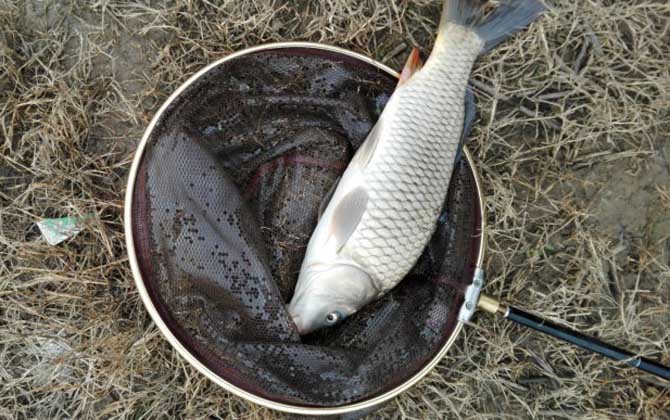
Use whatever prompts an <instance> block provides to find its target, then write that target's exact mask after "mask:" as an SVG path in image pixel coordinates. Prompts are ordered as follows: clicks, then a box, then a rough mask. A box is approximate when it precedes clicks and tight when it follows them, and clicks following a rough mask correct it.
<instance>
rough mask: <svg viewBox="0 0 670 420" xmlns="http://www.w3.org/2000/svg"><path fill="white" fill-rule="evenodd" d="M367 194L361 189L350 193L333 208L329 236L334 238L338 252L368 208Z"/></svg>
mask: <svg viewBox="0 0 670 420" xmlns="http://www.w3.org/2000/svg"><path fill="white" fill-rule="evenodd" d="M368 199H369V197H368V193H367V191H366V190H365V189H364V188H363V187H358V188H356V189H355V190H353V191H350V192H349V193H347V195H345V196H344V197H343V198H342V201H340V202H339V203H338V204H337V207H336V208H335V212H334V213H333V219H332V222H331V225H330V234H331V235H332V236H333V237H334V238H335V241H336V249H337V251H338V252H339V251H340V250H341V249H342V247H344V245H345V244H346V243H347V240H349V238H350V237H351V235H352V234H353V233H354V231H355V230H356V227H357V226H358V224H359V223H360V221H361V219H362V218H363V214H365V211H366V210H367V207H368Z"/></svg>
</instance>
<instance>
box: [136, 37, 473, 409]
mask: <svg viewBox="0 0 670 420" xmlns="http://www.w3.org/2000/svg"><path fill="white" fill-rule="evenodd" d="M281 49H315V50H321V51H324V52H330V53H336V54H342V55H345V56H348V57H349V58H353V59H356V60H359V61H361V62H363V63H365V64H368V65H371V66H374V67H376V68H377V69H379V70H381V71H383V72H385V73H388V74H390V75H392V76H393V77H396V78H397V77H399V73H398V72H396V71H395V70H393V69H391V68H390V67H388V66H386V65H384V64H382V63H380V62H377V61H375V60H373V59H371V58H369V57H366V56H364V55H361V54H358V53H354V52H352V51H349V50H346V49H342V48H339V47H334V46H330V45H325V44H318V43H310V42H281V43H271V44H265V45H261V46H256V47H251V48H247V49H244V50H240V51H237V52H235V53H232V54H230V55H228V56H226V57H224V58H221V59H219V60H217V61H215V62H213V63H211V64H209V65H208V66H206V67H204V68H203V69H202V70H200V71H199V72H197V73H196V74H195V75H193V76H192V77H191V78H189V79H188V80H187V81H186V82H184V83H183V84H182V85H181V86H180V87H179V88H178V89H177V90H176V91H175V92H173V93H172V94H171V95H170V96H169V97H168V99H167V100H166V101H165V102H164V103H163V105H162V106H161V107H160V108H159V110H158V111H157V112H156V114H155V115H154V117H153V118H152V120H151V122H150V124H149V126H148V127H147V129H146V130H145V132H144V134H143V136H142V139H141V141H140V143H139V145H138V147H137V151H136V152H135V156H134V158H133V162H132V166H131V169H130V174H129V177H128V184H127V187H126V197H125V203H124V228H125V236H126V246H127V250H128V260H129V263H130V267H131V270H132V274H133V280H134V282H135V286H136V288H137V290H138V292H139V295H140V298H141V299H142V303H143V305H144V307H145V308H146V310H147V312H148V313H149V315H150V317H151V319H152V321H153V322H154V323H155V324H156V326H157V327H158V330H159V331H160V333H161V335H163V337H164V338H165V339H166V340H167V341H168V342H169V343H170V345H171V346H172V347H173V348H174V349H175V350H177V352H178V353H179V355H180V356H181V357H183V358H184V359H185V360H186V361H187V362H188V363H189V364H190V365H191V366H193V367H194V368H195V369H196V370H198V371H199V372H200V373H202V374H203V375H205V376H206V377H207V378H208V379H210V380H211V381H213V382H214V383H215V384H217V385H218V386H220V387H222V388H223V389H225V390H226V391H228V392H230V393H232V394H234V395H236V396H237V397H240V398H243V399H245V400H248V401H250V402H252V403H254V404H258V405H261V406H264V407H267V408H270V409H273V410H278V411H282V412H286V413H292V414H299V415H339V414H345V413H350V412H354V411H360V410H366V409H369V408H372V407H375V406H378V405H381V404H383V403H384V402H386V401H388V400H390V399H392V398H394V397H396V396H397V395H399V394H401V393H402V392H404V391H406V390H407V389H409V388H411V387H412V386H414V385H415V384H416V383H417V382H419V381H420V380H421V379H423V378H424V377H425V376H426V375H427V374H428V373H429V372H430V371H431V370H432V369H433V368H434V367H435V366H436V365H437V364H438V363H439V362H440V361H441V360H442V358H443V357H444V356H445V355H446V354H447V352H448V351H449V349H450V348H451V346H452V345H453V344H454V342H455V341H456V338H457V337H458V336H459V334H460V332H461V330H462V328H463V323H462V322H460V321H458V322H457V325H456V327H455V328H454V330H453V331H452V333H451V336H450V337H449V339H448V340H447V342H446V343H445V344H444V346H443V347H442V348H441V349H440V350H439V351H438V352H437V353H436V354H435V356H434V357H433V358H432V359H431V360H430V361H429V362H428V363H426V364H425V365H424V366H423V367H422V368H421V369H420V370H419V371H418V372H417V373H416V374H415V375H413V376H412V377H411V378H410V379H409V380H407V381H405V382H404V383H402V384H400V385H398V386H397V387H395V388H393V389H391V390H389V391H387V392H385V393H383V394H381V395H378V396H376V397H373V398H370V399H368V400H365V401H360V402H356V403H352V404H347V405H342V406H336V407H304V406H298V405H291V404H286V403H280V402H277V401H273V400H270V399H267V398H263V397H260V396H257V395H255V394H253V393H251V392H249V391H246V390H244V389H242V388H240V387H238V386H236V385H234V384H232V383H230V382H228V381H226V380H225V379H224V378H222V377H221V376H219V375H218V374H216V373H215V372H213V371H212V370H210V369H209V368H208V367H207V366H205V365H204V364H203V363H202V362H201V361H200V360H199V359H198V358H197V357H196V356H194V355H193V354H192V353H191V352H190V351H189V350H188V349H187V348H186V347H185V346H184V345H183V344H182V343H181V342H180V341H179V339H177V337H176V336H175V335H174V334H173V332H172V331H171V330H170V328H169V327H168V326H167V324H166V322H165V321H164V320H163V318H162V317H161V315H160V314H159V312H158V310H157V309H156V306H155V305H154V302H153V300H152V298H151V297H150V295H149V292H148V290H147V287H146V286H145V282H144V280H143V278H142V274H141V271H140V266H139V262H138V256H137V252H136V247H135V238H134V234H133V220H132V209H133V197H134V192H135V185H136V182H137V179H138V175H139V172H140V166H141V163H142V159H143V157H144V152H145V151H146V149H147V144H148V142H149V140H150V138H151V136H152V133H153V131H154V128H155V127H156V125H157V124H158V122H159V121H160V120H161V118H162V117H163V114H164V113H165V111H166V110H167V109H168V108H169V106H170V105H171V104H172V103H173V102H174V101H175V100H176V99H177V98H178V97H179V96H180V95H181V94H182V93H183V92H184V91H186V90H187V89H188V88H189V87H190V86H191V85H192V84H193V83H194V82H195V81H196V80H198V79H200V78H201V77H202V76H203V75H205V74H207V73H208V72H209V71H210V70H212V69H214V68H216V67H217V66H219V65H221V64H223V63H226V62H228V61H230V60H234V59H236V58H239V57H241V56H244V55H248V54H253V53H257V52H260V51H268V50H281ZM464 156H465V159H466V160H467V162H468V167H469V168H470V172H471V174H472V176H473V178H474V181H475V187H476V196H477V199H478V207H479V210H480V215H479V216H480V217H479V220H480V224H481V226H480V232H481V234H480V235H479V238H478V242H479V244H478V247H477V248H478V250H479V253H478V256H477V263H476V267H477V268H481V267H482V263H483V258H484V255H485V236H486V226H485V223H486V218H485V209H484V203H483V195H482V190H481V181H480V178H479V174H478V173H477V171H476V170H474V167H475V166H474V161H473V158H472V155H471V154H470V152H469V151H468V150H467V147H466V148H465V149H464Z"/></svg>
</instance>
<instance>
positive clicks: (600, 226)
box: [0, 0, 670, 419]
mask: <svg viewBox="0 0 670 420" xmlns="http://www.w3.org/2000/svg"><path fill="white" fill-rule="evenodd" d="M216 3H218V4H219V5H216V4H214V2H196V1H180V2H168V1H151V2H132V3H130V4H129V3H126V2H121V1H116V0H109V1H107V0H106V1H99V2H83V1H81V2H77V1H71V2H68V1H49V0H45V1H25V2H24V1H8V0H0V31H2V32H1V35H0V130H1V131H0V133H1V137H0V156H1V159H2V160H1V161H0V186H1V187H0V188H1V189H0V207H1V208H0V417H2V418H19V419H20V418H93V417H104V418H116V417H122V418H163V417H165V416H179V417H184V418H211V417H216V418H218V417H222V418H268V417H271V416H273V415H274V413H271V412H269V411H267V410H265V409H261V408H258V407H254V406H252V405H250V404H247V403H245V402H243V401H241V400H239V399H237V398H234V397H231V396H230V395H229V394H227V393H226V392H224V391H222V390H220V389H218V388H217V387H216V386H214V385H213V384H211V383H210V382H209V381H207V380H206V379H204V378H203V377H202V376H201V375H199V374H198V373H197V372H196V371H195V370H194V369H192V368H190V367H189V366H187V365H185V363H184V361H183V360H182V359H181V358H180V357H178V355H177V354H176V353H175V352H174V351H173V350H172V349H171V348H170V347H169V345H168V344H167V342H166V341H165V340H163V338H162V337H161V336H160V334H159V333H158V331H157V330H156V328H155V327H154V326H153V324H152V323H151V322H150V320H149V318H148V316H147V314H146V312H145V310H144V309H143V307H142V305H141V303H140V301H139V298H138V295H137V293H136V291H135V289H134V286H133V281H132V278H131V274H130V270H129V267H128V264H127V259H126V256H125V246H124V236H123V228H122V219H121V214H122V206H123V192H124V189H125V177H126V175H127V172H128V169H129V163H130V159H131V157H132V152H133V150H134V147H135V146H136V145H137V142H138V139H139V137H140V135H141V133H142V131H143V128H144V127H145V126H146V125H147V123H148V121H149V119H150V118H151V116H152V114H153V112H154V111H155V110H156V109H157V107H158V106H159V104H160V103H161V102H162V101H163V100H164V99H165V98H166V96H167V95H168V94H169V93H170V92H171V91H173V90H174V89H175V88H176V87H177V86H178V85H179V84H181V83H182V82H184V81H185V80H186V79H187V78H188V77H189V75H191V74H192V73H194V72H195V71H197V70H198V69H200V68H201V67H202V66H204V65H205V64H207V63H209V62H211V61H212V60H214V59H216V58H219V57H222V56H224V55H225V54H227V53H229V52H230V51H233V50H237V49H240V48H243V47H246V46H251V45H256V44H259V43H265V42H270V41H280V40H310V41H319V42H325V43H330V44H336V45H339V46H343V47H348V48H351V49H353V50H355V51H359V52H363V53H366V54H369V55H371V56H373V57H375V58H377V59H383V60H384V61H386V62H387V63H389V64H391V65H393V66H395V67H396V68H397V67H398V66H399V65H400V63H401V62H402V61H403V59H404V57H405V56H406V54H407V53H408V52H409V50H408V49H407V48H403V46H407V47H411V46H413V45H419V46H421V47H423V48H424V51H427V49H428V47H429V46H430V43H431V40H432V38H433V35H434V27H435V22H436V18H437V15H438V10H439V4H438V3H439V2H438V1H432V0H430V1H429V0H420V1H411V2H410V1H405V0H402V1H391V0H363V1H356V2H354V1H343V0H324V1H321V2H314V1H306V0H300V1H292V2H288V1H278V0H262V1H248V0H230V1H224V2H216ZM552 6H553V7H554V8H553V11H552V13H550V14H549V15H548V16H547V17H545V18H544V19H542V21H541V22H540V23H539V24H537V25H535V26H533V28H532V29H531V30H530V32H528V33H526V34H524V35H522V36H520V37H518V38H517V39H516V41H515V42H512V43H509V44H506V45H505V46H503V47H501V48H499V49H498V50H496V52H495V53H494V54H492V55H490V56H488V57H486V58H485V59H483V60H481V61H480V62H479V64H478V65H477V69H476V71H475V80H476V81H477V87H478V89H477V90H478V91H477V93H478V95H477V96H478V101H479V111H480V119H479V121H478V123H477V125H476V129H475V131H474V133H473V141H472V143H473V148H474V151H475V156H476V159H477V161H478V163H479V164H480V170H481V174H482V177H483V180H484V186H485V190H486V193H487V196H486V202H487V209H488V212H489V220H488V222H489V224H490V231H489V234H490V236H489V239H488V247H489V250H488V257H487V260H486V266H487V270H488V272H489V273H490V284H489V285H488V287H487V292H488V293H490V294H493V295H496V296H499V297H501V298H503V299H504V300H506V301H508V302H511V303H515V304H519V305H520V306H523V307H526V308H529V309H530V310H533V311H537V312H540V313H543V314H544V315H546V316H548V317H550V318H552V319H555V320H564V323H565V324H566V325H569V326H571V327H574V328H578V329H580V330H583V331H586V332H588V333H589V334H593V335H598V336H600V337H603V338H605V339H607V340H609V341H612V342H614V343H615V344H618V345H621V346H623V347H626V348H630V349H632V350H634V351H637V352H640V353H641V354H644V355H648V356H650V357H653V358H657V359H660V360H662V361H663V362H664V363H666V364H670V330H669V329H668V325H670V240H669V238H670V164H669V163H668V162H670V138H669V136H668V132H669V131H670V65H669V64H670V4H668V3H667V2H666V1H653V0H638V1H634V0H630V1H625V2H623V1H614V0H582V1H570V0H556V1H555V2H553V4H552ZM398 46H400V48H398ZM89 212H93V213H95V214H97V218H95V219H94V220H92V221H91V222H90V226H89V228H88V229H87V230H86V231H85V232H83V233H82V234H80V235H79V236H77V237H76V238H75V239H73V240H71V241H69V242H67V243H65V244H62V245H60V246H56V247H50V246H48V245H46V244H45V243H44V242H43V241H41V240H40V236H39V233H38V231H37V230H36V226H35V221H36V220H38V219H40V218H43V217H56V216H65V215H73V214H86V213H89ZM372 417H373V418H382V417H384V418H420V419H424V418H459V417H463V418H482V419H483V418H518V417H522V418H524V417H526V418H531V417H538V418H540V417H542V418H574V417H580V418H588V419H592V418H648V419H657V418H670V386H669V385H668V383H663V382H661V381H658V380H655V379H653V378H651V377H650V376H648V375H644V374H642V373H639V372H635V371H632V370H629V369H621V368H618V367H616V366H614V365H613V363H612V362H610V361H606V360H604V359H602V358H600V357H597V356H593V355H590V354H586V353H584V352H582V351H579V350H575V349H574V348H572V347H571V346H569V345H565V344H561V343H558V342H556V341H554V340H552V339H549V338H544V337H541V336H539V335H538V334H534V333H529V332H527V331H523V330H521V329H519V328H517V327H514V326H511V325H509V324H507V323H506V322H505V321H502V320H496V319H493V318H491V317H489V316H487V315H479V316H478V318H477V319H476V324H475V325H473V327H472V328H468V329H467V330H466V332H465V334H463V336H462V337H460V338H459V339H458V341H457V343H456V346H455V347H454V348H453V349H452V351H451V352H450V354H449V356H448V357H447V358H446V359H445V360H444V361H442V363H440V365H439V367H438V368H437V369H435V370H434V372H432V373H431V374H430V375H429V376H428V378H427V379H425V380H424V381H423V382H421V384H420V385H419V386H417V387H415V388H414V389H412V390H411V391H410V392H407V393H405V394H404V395H403V396H401V397H400V398H398V399H396V400H395V401H393V402H392V403H390V404H389V405H388V406H387V407H385V408H384V409H383V410H382V411H381V412H379V413H377V414H374V415H373V416H372Z"/></svg>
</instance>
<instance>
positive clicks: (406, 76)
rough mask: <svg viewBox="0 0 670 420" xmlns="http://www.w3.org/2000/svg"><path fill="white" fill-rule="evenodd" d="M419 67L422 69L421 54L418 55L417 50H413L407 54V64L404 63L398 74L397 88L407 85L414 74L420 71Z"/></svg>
mask: <svg viewBox="0 0 670 420" xmlns="http://www.w3.org/2000/svg"><path fill="white" fill-rule="evenodd" d="M421 67H423V62H422V61H421V54H419V49H418V48H413V49H412V52H411V53H410V54H409V58H408V59H407V62H406V63H405V67H404V68H403V69H402V72H401V73H400V81H399V82H398V86H402V85H404V84H405V83H407V82H408V81H409V80H410V79H411V78H412V76H414V73H416V72H417V71H419V70H421Z"/></svg>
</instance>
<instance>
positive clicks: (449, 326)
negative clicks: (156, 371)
mask: <svg viewBox="0 0 670 420" xmlns="http://www.w3.org/2000/svg"><path fill="white" fill-rule="evenodd" d="M396 84H397V73H395V72H394V71H392V70H390V69H389V68H387V67H385V66H383V65H381V64H379V63H376V62H374V61H372V60H370V59H368V58H366V57H364V56H361V55H358V54H354V53H351V52H348V51H345V50H341V49H338V48H334V47H328V46H322V45H319V44H307V43H285V44H274V45H267V46H263V47H257V48H252V49H249V50H245V51H242V52H239V53H235V54H232V55H230V56H228V57H226V58H224V59H222V60H220V61H218V62H216V63H214V64H212V65H210V66H208V67H207V68H205V69H203V70H202V71H201V72H199V73H198V74H196V75H195V76H193V77H192V78H191V79H190V80H189V81H188V82H186V83H185V84H184V85H183V86H182V87H180V88H179V89H178V90H177V91H176V92H175V93H174V94H173V95H172V96H171V97H170V98H169V99H168V100H167V101H166V103H165V104H164V105H163V106H162V108H161V109H160V110H159V112H158V113H157V115H156V116H155V117H154V119H153V121H152V123H151V125H150V126H149V128H148V129H147V131H146V133H145V135H144V137H143V139H142V143H141V145H140V147H139V149H138V151H137V154H136V157H135V161H134V163H133V167H132V169H131V175H130V179H129V184H128V191H127V196H126V209H125V210H126V234H127V244H128V251H129V258H130V262H131V266H132V269H133V275H134V277H135V281H136V284H137V287H138V290H139V292H140V295H141V297H142V300H143V302H144V304H145V306H146V308H147V310H148V311H149V313H150V315H151V317H152V319H153V320H154V322H156V324H157V325H158V327H159V329H160V330H161V332H162V333H163V335H164V336H165V337H166V338H167V339H168V340H169V342H170V343H171V344H172V346H173V347H174V348H176V349H177V350H178V352H179V353H180V354H181V355H182V356H183V357H185V358H186V359H187V361H188V362H189V363H191V364H192V365H193V366H195V367H196V368H197V369H198V370H200V371H201V372H203V373H204V374H205V375H207V376H208V377H209V378H210V379H212V380H213V381H215V382H216V383H217V384H219V385H221V386H222V387H224V388H225V389H227V390H228V391H230V392H232V393H234V394H236V395H238V396H241V397H243V398H246V399H248V400H251V401H253V402H255V403H258V404H261V405H265V406H267V407H270V408H274V409H278V410H282V411H288V412H294V413H299V414H339V413H344V412H348V411H356V410H361V409H365V408H367V407H371V406H375V405H378V404H380V403H382V402H384V401H386V400H388V399H390V398H392V397H393V396H395V395H397V394H399V393H400V392H402V391H403V390H405V389H407V388H408V387H410V386H411V385H413V384H414V383H416V382H417V381H418V380H419V379H420V378H421V377H423V376H424V375H425V374H427V373H428V371H429V370H430V369H431V368H432V367H433V366H435V364H437V363H438V362H439V360H440V358H441V357H442V356H444V354H446V352H447V350H448V348H449V347H450V346H451V344H452V343H453V341H454V340H455V338H456V336H457V334H458V332H459V331H460V329H461V327H462V325H461V323H460V322H459V321H458V312H459V310H460V307H461V305H462V304H463V292H464V290H465V288H466V287H467V286H468V285H469V284H471V283H472V280H473V275H474V271H475V269H476V268H477V267H479V265H480V263H481V260H482V257H483V255H482V254H483V226H482V224H483V209H482V203H481V193H480V188H479V183H478V179H477V175H476V173H475V171H474V170H473V165H472V160H471V158H470V155H469V154H468V153H467V150H466V151H465V153H464V154H463V157H462V158H461V159H460V161H459V162H458V163H457V164H456V165H455V170H454V176H453V178H452V182H451V185H450V188H449V193H448V196H447V197H446V199H445V206H444V210H443V212H442V215H441V217H440V219H439V221H438V227H437V230H436V232H435V234H434V235H433V237H432V238H431V241H430V243H429V244H428V246H427V247H426V249H425V251H424V253H423V255H422V256H421V258H420V259H419V261H418V262H417V264H416V266H415V267H414V269H413V270H412V271H411V272H410V273H409V275H408V276H407V277H406V278H405V279H404V280H403V281H402V282H401V283H400V284H399V285H398V286H397V287H396V288H395V289H393V290H392V291H391V292H390V293H388V294H387V295H386V296H384V297H383V298H381V299H379V300H378V301H376V302H374V303H372V304H369V305H367V306H366V307H364V308H363V309H362V310H360V311H359V312H358V313H356V314H354V315H353V316H351V317H350V318H348V319H347V320H345V321H344V322H343V323H342V324H340V325H339V326H337V327H334V328H330V329H325V330H322V331H318V332H316V333H314V334H311V335H309V336H304V337H300V336H299V335H298V333H297V330H296V328H295V326H294V325H293V323H292V321H291V319H290V316H289V315H288V312H287V311H286V307H285V305H286V303H288V302H289V301H290V299H291V296H292V293H293V289H294V287H295V283H296V281H297V278H298V273H299V270H300V264H301V262H302V258H303V256H304V252H305V249H306V246H307V242H308V240H309V237H310V235H311V233H312V231H313V229H314V227H315V226H316V223H317V220H318V210H319V207H320V205H321V202H322V200H323V198H324V197H325V196H326V194H327V192H328V191H329V189H330V188H331V186H332V185H333V184H334V183H335V182H336V180H337V178H338V177H339V175H340V174H341V173H342V172H343V171H344V170H345V169H346V166H347V163H348V161H349V159H350V158H351V157H352V156H353V153H354V152H355V150H356V149H357V148H358V147H359V146H360V144H361V143H362V142H363V141H364V140H365V138H366V136H367V134H368V132H369V131H370V129H371V128H372V127H373V125H374V123H375V121H376V120H377V118H378V117H379V115H380V114H381V111H382V110H383V108H384V106H385V104H386V102H387V101H388V99H389V98H390V96H391V94H392V93H393V90H394V89H395V86H396Z"/></svg>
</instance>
